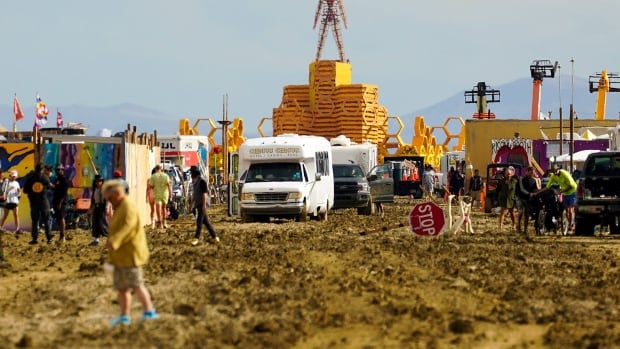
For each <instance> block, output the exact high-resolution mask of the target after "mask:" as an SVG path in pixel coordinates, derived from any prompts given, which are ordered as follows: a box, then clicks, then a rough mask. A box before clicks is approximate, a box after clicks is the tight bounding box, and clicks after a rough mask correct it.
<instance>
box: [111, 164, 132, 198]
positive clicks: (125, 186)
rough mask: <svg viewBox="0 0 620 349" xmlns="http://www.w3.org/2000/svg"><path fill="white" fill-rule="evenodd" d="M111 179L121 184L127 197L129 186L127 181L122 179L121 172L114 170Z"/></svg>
mask: <svg viewBox="0 0 620 349" xmlns="http://www.w3.org/2000/svg"><path fill="white" fill-rule="evenodd" d="M112 177H113V178H114V179H117V180H119V181H121V182H122V183H123V187H124V188H125V194H127V195H129V184H127V181H126V180H125V179H124V178H123V171H121V170H118V169H116V170H114V173H112Z"/></svg>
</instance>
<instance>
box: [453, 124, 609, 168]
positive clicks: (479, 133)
mask: <svg viewBox="0 0 620 349" xmlns="http://www.w3.org/2000/svg"><path fill="white" fill-rule="evenodd" d="M617 124H618V120H592V119H578V120H575V121H574V127H573V128H574V132H575V133H576V132H577V130H579V129H580V128H582V127H592V126H602V127H611V126H616V125H617ZM569 132H570V130H569V121H568V120H564V122H563V133H564V134H569ZM559 133H560V121H559V120H557V119H556V120H516V119H513V120H500V119H495V120H466V121H465V159H466V162H467V165H468V166H469V165H471V166H472V167H471V168H473V169H479V170H480V174H481V175H482V176H484V175H485V174H486V167H487V164H489V163H492V162H494V161H495V157H496V153H497V151H498V147H502V146H508V147H512V146H513V145H514V146H515V147H522V148H524V149H525V152H527V151H529V152H530V153H529V154H528V155H530V156H531V155H532V154H531V144H532V141H533V140H539V139H544V135H546V136H547V137H549V139H556V135H557V134H559ZM516 135H518V137H515V136H516ZM566 138H567V137H565V139H566ZM528 146H529V147H530V148H529V149H527V148H528ZM494 147H495V149H494ZM564 151H565V152H568V148H566V149H565V150H564ZM527 163H528V164H530V162H529V159H528V162H527ZM470 172H471V171H468V172H467V176H471V173H470Z"/></svg>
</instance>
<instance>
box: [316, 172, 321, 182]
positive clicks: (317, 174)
mask: <svg viewBox="0 0 620 349" xmlns="http://www.w3.org/2000/svg"><path fill="white" fill-rule="evenodd" d="M314 180H315V181H320V180H321V174H320V173H318V172H317V173H316V174H315V175H314Z"/></svg>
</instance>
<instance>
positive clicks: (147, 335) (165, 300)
mask: <svg viewBox="0 0 620 349" xmlns="http://www.w3.org/2000/svg"><path fill="white" fill-rule="evenodd" d="M414 203H415V202H414V201H410V200H407V199H398V200H397V202H396V203H394V204H390V205H385V217H383V218H382V217H380V216H377V215H375V216H358V215H357V214H356V211H354V210H338V211H333V212H330V214H329V216H328V220H327V221H326V222H318V221H308V222H305V223H297V222H293V221H286V220H282V221H275V222H274V221H272V222H271V223H251V224H242V223H239V222H238V221H236V220H234V219H233V218H230V217H227V216H226V215H225V214H224V212H225V210H224V208H223V207H214V208H213V209H211V211H210V212H211V219H212V222H213V224H214V225H215V227H216V229H217V230H218V231H219V232H220V235H221V239H222V241H221V242H220V243H219V244H215V243H213V241H211V240H210V239H209V238H206V239H203V241H202V242H201V243H200V244H199V245H198V246H192V245H191V244H190V243H189V242H190V240H191V237H192V235H193V223H192V222H191V220H190V219H189V217H182V218H181V219H180V220H179V221H176V222H174V223H173V224H171V228H170V229H168V231H166V232H163V231H153V230H150V229H148V230H147V234H148V238H149V245H150V248H151V252H152V256H151V261H150V263H149V265H148V266H147V267H146V268H145V273H146V279H147V285H148V287H149V289H150V290H151V292H152V294H153V298H154V303H155V305H156V307H157V309H158V311H159V312H160V314H161V319H159V320H156V321H151V322H145V323H142V324H139V323H138V318H139V316H140V314H141V311H140V307H139V304H138V302H137V299H135V298H134V307H133V308H132V316H133V320H134V322H133V324H132V325H131V326H129V327H122V328H114V329H110V328H109V327H108V321H109V320H110V319H111V318H112V317H114V316H116V315H117V313H118V304H117V302H116V294H115V292H114V291H113V290H112V287H111V277H110V276H109V275H108V274H106V273H105V272H104V271H103V270H102V267H101V265H102V263H103V261H104V260H105V255H106V254H105V251H104V248H103V247H102V246H99V247H92V246H88V243H89V242H90V237H89V234H88V233H86V232H80V231H74V232H73V234H72V235H73V239H72V240H71V241H67V242H66V243H65V244H63V245H46V244H40V245H38V246H34V247H33V246H30V245H28V237H27V236H21V237H20V238H18V239H16V238H15V237H14V235H13V234H11V233H7V232H5V233H4V234H3V236H2V241H3V245H4V247H3V248H4V254H5V258H6V263H4V264H3V265H2V267H1V268H0V277H1V280H2V282H1V283H0V295H1V297H0V343H2V344H1V345H0V346H1V347H6V348H11V347H15V348H86V347H88V348H207V347H208V348H615V347H620V346H619V344H618V343H620V327H619V324H620V323H619V322H618V320H619V318H620V290H619V287H618V283H619V280H620V274H619V269H618V256H619V253H620V240H619V239H618V238H617V237H615V236H610V237H599V238H584V237H534V236H530V237H528V238H525V237H522V236H518V235H517V234H516V233H515V232H511V231H508V230H506V231H498V229H497V217H493V216H488V215H485V214H482V213H474V214H473V216H472V221H473V222H474V228H475V231H476V233H475V234H474V235H467V234H458V235H453V236H442V237H438V238H422V237H416V236H413V235H412V234H411V233H410V232H409V231H408V226H407V224H406V223H407V215H408V213H409V211H410V209H411V207H412V205H413V204H414ZM395 223H405V227H403V228H397V229H391V230H386V231H381V232H379V233H376V234H369V235H366V236H360V234H359V232H360V231H366V230H373V229H377V228H380V227H382V226H389V225H393V224H395Z"/></svg>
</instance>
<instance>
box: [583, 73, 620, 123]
mask: <svg viewBox="0 0 620 349" xmlns="http://www.w3.org/2000/svg"><path fill="white" fill-rule="evenodd" d="M589 82H590V93H593V92H596V91H598V96H597V97H596V112H595V114H594V117H595V118H596V120H605V106H606V104H607V92H620V88H618V87H612V86H611V85H612V84H616V83H618V82H620V77H619V76H618V73H607V71H605V70H603V71H602V72H600V73H596V74H594V75H590V81H589Z"/></svg>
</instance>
